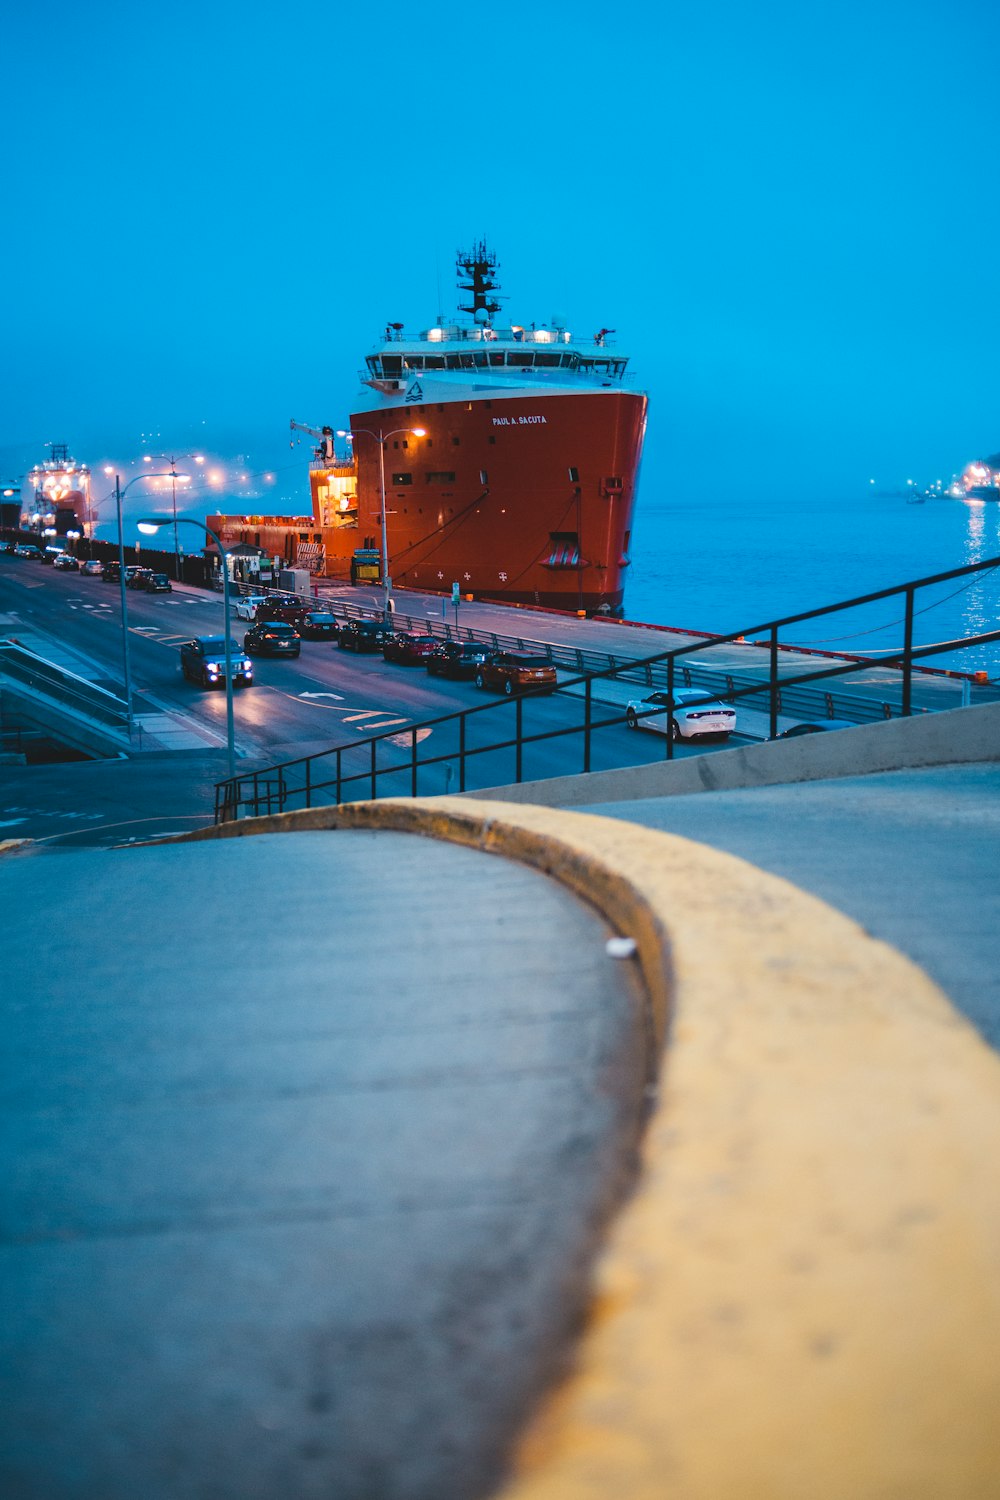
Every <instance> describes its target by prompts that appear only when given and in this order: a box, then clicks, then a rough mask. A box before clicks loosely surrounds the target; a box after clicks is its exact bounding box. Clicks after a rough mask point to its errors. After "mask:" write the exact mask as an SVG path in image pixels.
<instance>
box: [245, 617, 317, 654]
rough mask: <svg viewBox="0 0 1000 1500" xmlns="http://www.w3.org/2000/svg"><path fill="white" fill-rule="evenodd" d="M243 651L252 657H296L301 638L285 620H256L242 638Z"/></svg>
mask: <svg viewBox="0 0 1000 1500" xmlns="http://www.w3.org/2000/svg"><path fill="white" fill-rule="evenodd" d="M243 649H244V651H248V652H249V653H250V654H251V655H252V656H298V654H299V652H300V651H301V649H302V637H301V636H300V635H299V633H298V631H297V630H296V629H295V626H294V625H289V624H288V622H287V620H258V621H257V623H256V625H251V626H250V629H249V630H248V631H247V633H246V635H245V636H244V637H243Z"/></svg>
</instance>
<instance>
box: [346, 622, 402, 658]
mask: <svg viewBox="0 0 1000 1500" xmlns="http://www.w3.org/2000/svg"><path fill="white" fill-rule="evenodd" d="M391 635H392V630H391V629H390V628H389V627H387V626H385V625H382V624H380V623H379V621H378V620H348V621H347V623H346V624H345V625H341V627H340V635H339V636H338V637H337V644H338V645H339V646H340V648H341V650H343V651H381V650H382V647H383V645H384V644H385V642H386V641H387V640H388V639H389V637H390V636H391Z"/></svg>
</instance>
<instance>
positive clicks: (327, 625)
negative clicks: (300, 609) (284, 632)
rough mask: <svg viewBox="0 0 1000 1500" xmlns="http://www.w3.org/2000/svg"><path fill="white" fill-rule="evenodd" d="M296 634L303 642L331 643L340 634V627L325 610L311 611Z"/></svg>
mask: <svg viewBox="0 0 1000 1500" xmlns="http://www.w3.org/2000/svg"><path fill="white" fill-rule="evenodd" d="M298 632H299V635H300V636H301V637H302V639H303V640H304V641H333V640H336V638H337V636H338V635H339V634H340V625H339V624H338V622H337V620H336V619H335V618H334V616H333V615H331V614H330V613H329V612H328V611H327V610H325V609H311V610H310V611H309V613H308V614H307V615H306V617H305V619H304V620H303V621H302V623H301V624H300V625H299V626H298Z"/></svg>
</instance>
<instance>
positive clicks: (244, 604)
mask: <svg viewBox="0 0 1000 1500" xmlns="http://www.w3.org/2000/svg"><path fill="white" fill-rule="evenodd" d="M266 602H267V601H266V599H265V597H264V595H263V594H241V595H240V597H239V598H238V599H237V600H236V602H235V603H234V605H233V614H234V615H235V616H236V618H237V619H238V620H256V618H257V606H258V604H265V603H266Z"/></svg>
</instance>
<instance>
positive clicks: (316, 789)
mask: <svg viewBox="0 0 1000 1500" xmlns="http://www.w3.org/2000/svg"><path fill="white" fill-rule="evenodd" d="M996 567H1000V558H989V559H987V560H986V561H983V562H979V563H972V564H968V565H966V566H965V567H962V568H954V569H951V570H949V571H948V572H945V573H936V574H933V575H932V576H930V577H927V578H923V579H918V580H915V581H912V582H909V583H905V584H899V585H897V586H896V587H894V588H889V589H881V590H878V591H877V592H875V593H870V594H864V595H859V596H858V597H856V598H853V599H849V600H845V601H842V602H841V603H838V604H833V605H827V606H825V607H823V608H821V609H816V610H806V611H802V612H800V613H798V614H795V615H788V616H785V617H783V618H782V619H778V620H771V621H767V622H765V623H764V624H761V625H754V626H752V627H749V628H744V629H743V630H739V631H733V632H732V633H731V634H730V635H726V636H712V637H711V638H709V639H706V640H703V641H698V642H696V643H695V644H693V645H691V644H688V645H683V646H677V647H674V648H673V649H671V650H668V651H662V652H658V653H657V654H655V655H653V656H649V657H644V658H642V659H640V660H638V661H636V660H632V659H626V660H618V661H615V659H614V658H611V659H610V660H611V662H612V664H611V665H608V666H605V667H603V668H601V669H599V670H597V671H585V672H582V673H580V674H579V675H578V676H575V677H571V678H570V679H569V680H567V681H563V682H561V683H560V684H559V688H558V689H557V691H558V692H559V693H560V694H561V695H562V694H565V693H566V692H567V690H573V689H577V690H580V691H579V697H578V699H577V700H576V701H578V702H580V703H581V704H582V719H581V722H579V723H570V724H565V723H564V724H560V725H558V726H557V727H555V728H552V727H543V722H542V715H541V712H540V710H539V708H538V707H536V705H537V704H538V702H539V699H540V694H539V693H538V692H533V691H532V690H530V689H528V690H526V691H525V692H524V693H523V694H522V695H518V696H516V697H514V698H513V699H504V700H501V701H500V702H490V703H483V704H477V705H476V706H475V707H473V708H467V709H462V710H459V711H457V712H455V713H450V714H444V715H441V716H439V717H437V718H433V719H427V720H424V721H422V722H421V723H419V724H414V725H411V726H410V727H409V728H407V729H405V730H403V731H402V732H400V731H399V730H386V731H384V732H383V733H381V734H377V735H373V736H371V737H369V738H366V739H364V740H358V741H353V742H351V743H350V744H347V745H335V746H332V747H331V748H330V749H329V750H325V751H320V752H318V753H317V754H313V755H309V756H302V757H299V758H296V759H293V760H288V761H284V762H282V763H280V764H278V765H274V766H270V767H267V768H266V769H264V770H261V771H256V772H249V773H247V774H245V775H239V776H236V777H232V778H227V780H225V781H222V782H219V783H218V784H217V785H216V821H217V822H226V821H230V820H232V819H234V818H238V817H240V816H242V815H247V816H256V815H258V814H260V813H265V812H266V813H270V812H280V811H285V810H286V809H287V808H288V807H289V805H291V804H293V803H294V804H295V805H302V806H305V807H311V806H313V805H315V804H317V803H324V802H342V801H345V800H351V797H353V796H363V797H370V798H377V797H378V796H380V795H393V796H400V795H402V796H413V797H416V796H418V795H420V778H421V773H423V776H424V792H425V794H427V793H428V791H429V793H430V794H433V793H436V792H440V791H442V790H443V791H448V790H456V791H466V790H467V789H468V782H469V774H468V771H469V765H470V763H471V762H473V761H477V760H478V761H479V765H480V766H485V767H486V768H487V769H486V777H487V779H486V780H483V778H482V776H480V777H478V778H477V780H478V781H479V784H480V785H487V786H490V785H492V786H498V785H501V784H509V783H511V782H514V783H520V782H521V781H524V780H534V779H538V778H537V775H526V774H525V767H526V762H527V760H528V759H529V757H530V754H531V752H532V749H533V747H536V746H539V745H541V744H544V743H547V742H549V741H554V740H559V739H563V738H566V737H567V736H572V735H577V736H580V737H581V739H582V755H581V765H580V767H579V769H580V770H582V771H583V772H589V771H591V770H592V769H596V768H597V767H596V766H595V748H597V745H598V741H597V737H598V736H599V734H600V731H601V730H604V729H607V728H610V727H613V726H620V725H621V724H622V723H624V722H625V721H626V714H625V712H624V711H623V710H622V709H621V708H619V707H616V708H615V709H614V711H612V712H607V709H608V705H607V704H603V705H601V704H598V705H595V691H594V689H595V684H599V683H600V682H602V681H604V680H606V679H613V680H621V679H625V680H626V681H635V680H636V674H640V675H641V678H642V680H643V681H644V683H645V685H651V684H652V685H656V686H662V688H663V690H664V691H665V692H666V693H667V696H668V698H669V699H672V698H673V694H674V691H675V689H677V688H679V687H681V686H686V687H694V688H696V689H697V688H703V689H704V695H703V697H700V698H698V699H692V700H688V701H687V702H685V705H684V706H685V708H686V709H687V708H692V707H697V704H698V703H699V702H708V701H710V700H714V699H717V698H722V699H724V701H725V702H727V703H736V702H740V701H744V700H751V699H754V698H756V699H757V700H758V703H760V702H761V700H763V703H762V706H763V708H764V711H765V712H766V713H767V717H768V738H769V739H774V738H775V737H776V736H777V721H778V715H779V712H785V713H790V714H794V713H802V712H804V713H805V714H806V716H809V715H812V716H814V717H815V716H817V714H816V698H815V689H813V690H810V688H809V685H810V684H816V683H819V682H824V681H826V680H829V679H837V678H842V677H846V676H849V675H850V674H852V673H857V672H867V671H870V670H871V669H872V667H882V668H889V669H892V670H893V671H895V672H898V682H899V696H898V702H888V701H882V702H879V701H878V700H877V699H872V698H870V697H869V698H860V697H855V698H854V703H855V705H856V708H857V713H858V717H857V720H856V721H857V722H865V720H866V719H867V721H869V722H870V721H872V720H877V719H882V718H889V717H904V718H905V717H909V716H910V715H911V714H912V713H913V712H915V711H916V712H925V711H926V710H921V709H916V710H914V706H913V691H912V684H913V672H914V668H915V665H916V664H918V663H919V662H920V661H922V660H924V659H927V658H931V657H933V656H935V655H940V654H943V653H945V652H958V651H961V650H964V649H968V648H972V647H974V646H981V645H986V644H989V643H992V642H995V641H997V640H1000V630H998V631H991V632H987V633H984V634H979V635H975V636H967V637H963V638H961V639H959V640H953V641H945V642H937V643H936V644H935V645H932V646H920V647H917V646H914V644H913V619H914V613H915V610H914V600H915V597H916V594H917V592H918V591H919V590H921V589H924V588H928V587H930V586H933V585H935V584H939V583H943V582H946V581H948V580H950V579H954V578H961V577H965V576H968V575H971V574H975V573H977V572H982V571H984V570H986V569H989V568H996ZM900 596H901V597H902V598H903V601H904V606H905V614H904V631H903V646H902V649H901V650H894V651H891V652H886V653H885V654H884V655H881V656H878V657H875V656H870V657H867V658H865V659H864V660H862V661H858V660H848V661H838V662H835V663H833V664H832V665H824V666H821V667H817V668H812V669H810V670H808V671H806V672H801V673H793V674H791V675H785V676H780V675H779V672H778V660H779V650H780V649H781V643H780V639H779V634H780V632H781V630H782V629H784V628H787V627H788V626H790V625H794V624H799V623H801V622H802V621H804V620H812V619H816V618H818V617H822V616H826V615H830V614H833V613H835V612H836V611H838V610H845V609H852V608H856V607H858V606H859V605H863V604H870V603H874V602H875V601H877V600H880V599H889V598H894V597H900ZM344 612H345V613H348V614H349V613H354V614H355V615H358V614H364V613H365V612H364V611H362V610H360V609H359V608H358V607H357V606H350V605H349V606H347V607H346V610H345V611H344ZM396 623H397V624H399V623H401V620H400V617H399V616H397V617H396ZM429 625H430V622H428V621H426V620H422V619H421V620H417V621H414V622H413V627H414V628H415V629H416V628H419V631H420V633H421V634H437V633H438V632H437V631H434V630H431V629H430V628H429ZM442 633H443V632H442ZM751 635H752V636H755V637H759V636H765V637H766V643H767V650H768V658H767V675H766V677H765V676H761V677H756V678H749V677H740V678H737V677H735V676H733V675H732V674H722V675H724V676H725V681H726V687H725V690H724V691H720V689H719V685H718V674H716V677H715V679H714V680H713V681H711V682H708V683H706V681H705V679H706V677H709V676H710V675H711V674H710V673H707V672H706V671H705V669H704V668H702V667H700V666H698V665H695V666H692V665H691V663H690V662H689V661H688V660H687V658H690V657H695V656H698V655H699V654H701V653H703V652H705V651H707V650H711V649H712V648H713V647H717V646H719V645H725V644H727V643H729V642H737V641H742V640H744V639H745V638H746V637H749V636H751ZM453 638H454V635H453ZM460 638H462V639H473V638H475V637H473V636H472V635H471V634H470V633H467V634H463V635H461V637H460ZM479 639H482V637H481V636H480V637H479ZM488 640H489V642H490V643H491V644H492V643H495V644H496V645H497V647H498V649H521V650H524V649H526V647H528V646H529V645H530V646H531V649H532V650H533V651H534V650H535V649H536V648H535V644H534V643H529V642H526V641H525V640H524V639H522V638H521V637H497V636H489V637H488ZM566 649H567V650H572V651H573V654H574V655H576V654H578V653H576V652H575V649H574V648H566ZM561 651H562V648H560V647H548V648H547V650H546V654H547V655H548V657H549V659H550V660H552V661H558V660H559V656H560V654H561ZM918 669H919V668H918ZM810 691H812V692H813V694H814V696H813V697H811V698H805V697H803V696H802V695H803V694H805V693H809V692H810ZM819 696H820V698H821V700H822V704H823V708H824V712H823V713H822V714H820V715H818V716H819V717H837V716H838V715H837V714H833V713H830V712H829V709H830V708H831V707H833V706H838V707H839V706H840V705H841V704H842V703H843V702H844V697H843V696H838V697H837V698H836V699H834V697H833V695H832V694H829V693H828V692H827V691H826V690H825V689H823V690H821V692H820V695H819ZM748 706H757V705H753V704H750V705H748ZM649 712H650V714H653V713H658V714H660V715H662V714H663V712H664V710H663V709H662V708H658V709H651V710H650V711H649ZM504 713H506V714H507V715H508V718H507V720H506V721H502V720H501V719H500V717H499V716H500V715H502V714H504ZM484 715H490V716H491V717H490V719H489V721H487V720H486V719H485V718H484V717H483V716H484ZM511 715H512V716H513V724H511V722H510V718H511ZM645 716H646V715H645V714H642V715H640V717H645ZM529 717H530V719H531V720H533V721H534V722H533V723H529V722H527V720H528V719H529ZM487 722H489V723H490V724H496V723H498V722H501V723H503V724H504V728H503V730H502V732H501V734H500V737H499V738H492V739H490V738H488V737H487V736H486V735H485V732H484V729H485V725H486V724H487ZM664 739H665V756H666V758H667V759H668V760H669V759H672V757H673V754H674V741H673V737H672V735H671V734H669V733H668V734H666V735H665V736H664ZM421 745H426V746H427V747H428V748H427V749H426V750H421V748H420V747H421ZM508 753H512V756H513V764H512V765H510V762H509V760H505V759H504V757H507V756H508ZM380 757H381V759H380ZM487 757H492V761H489V760H487V759H486V758H487ZM480 758H482V759H480ZM598 758H599V757H598ZM500 763H503V764H504V765H505V766H506V768H507V774H493V775H491V774H490V771H491V767H492V766H493V765H498V764H500ZM456 766H457V782H458V785H457V787H453V786H452V782H453V781H454V780H455V779H456ZM434 768H440V771H439V772H438V774H436V775H434V776H431V777H428V774H427V773H428V772H432V771H433V769H434ZM511 771H512V773H513V774H510V772H511ZM550 774H552V773H550ZM558 774H572V773H571V772H567V771H565V770H561V771H560V772H559V773H558ZM428 780H430V781H431V782H432V783H433V784H432V785H431V786H430V787H429V788H428V785H427V783H428ZM442 780H443V782H444V785H443V786H442V785H441V784H440V783H441V782H442ZM348 794H349V795H348Z"/></svg>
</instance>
